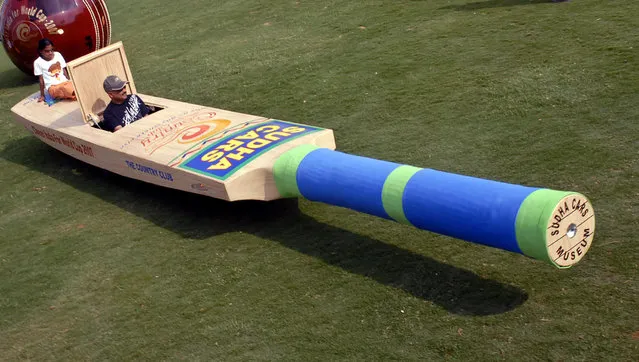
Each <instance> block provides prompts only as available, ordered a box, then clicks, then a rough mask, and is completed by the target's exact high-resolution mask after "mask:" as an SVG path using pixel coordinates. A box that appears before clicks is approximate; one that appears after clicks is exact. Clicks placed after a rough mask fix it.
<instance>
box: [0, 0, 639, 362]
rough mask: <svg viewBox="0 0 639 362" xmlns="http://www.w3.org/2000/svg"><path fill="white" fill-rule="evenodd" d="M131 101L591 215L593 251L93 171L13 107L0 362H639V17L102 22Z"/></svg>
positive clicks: (413, 13) (197, 6)
mask: <svg viewBox="0 0 639 362" xmlns="http://www.w3.org/2000/svg"><path fill="white" fill-rule="evenodd" d="M108 6H109V9H110V12H111V20H112V22H113V27H114V28H113V36H114V41H117V40H122V41H123V42H124V44H125V47H126V50H127V55H128V58H129V62H130V64H131V68H132V71H133V74H134V77H135V81H136V85H137V88H138V90H139V91H140V92H142V93H146V94H152V95H157V96H162V97H165V98H171V99H178V100H185V101H188V102H191V103H196V104H203V105H208V106H213V107H217V108H223V109H229V110H234V111H238V112H243V113H249V114H254V115H262V116H268V117H274V118H279V119H283V120H289V121H294V122H300V123H305V124H311V125H317V126H321V127H326V128H331V129H333V130H335V134H336V139H337V144H338V149H340V150H341V151H345V152H349V153H354V154H358V155H363V156H368V157H374V158H380V159H384V160H389V161H393V162H399V163H406V164H411V165H415V166H420V167H430V168H434V169H439V170H444V171H450V172H456V173H461V174H466V175H471V176H477V177H485V178H490V179H495V180H500V181H506V182H511V183H518V184H524V185H530V186H543V187H548V188H554V189H560V190H573V191H578V192H581V193H584V194H585V195H587V196H588V197H589V198H590V199H591V201H592V202H593V204H594V208H595V212H596V213H597V234H596V236H595V241H594V245H593V247H592V249H591V251H590V253H589V254H588V255H587V256H586V257H585V259H584V260H583V261H582V262H581V263H580V264H578V265H577V266H575V267H573V268H571V269H568V270H558V269H554V268H553V267H551V266H549V265H546V264H544V263H542V262H538V261H534V260H532V259H527V258H525V257H523V256H521V255H517V254H511V253H508V252H505V251H500V250H496V249H491V248H486V247H482V246H478V245H474V244H470V243H466V242H463V241H460V240H455V239H451V238H448V237H443V236H439V235H436V234H432V233H428V232H425V231H419V230H416V229H412V228H410V227H407V226H403V225H400V224H395V223H392V222H389V221H385V220H382V219H378V218H375V217H372V216H368V215H365V214H360V213H357V212H354V211H350V210H346V209H341V208H337V207H332V206H328V205H324V204H319V203H312V202H309V201H305V200H299V201H297V200H283V201H277V202H272V203H259V202H241V203H226V202H222V201H217V200H213V199H205V198H204V197H200V196H196V195H191V194H185V193H181V192H176V191H171V190H167V189H162V188H159V187H155V186H151V185H148V184H144V183H141V182H137V181H133V180H129V179H125V178H122V177H119V176H114V175H111V174H107V173H105V172H102V171H101V170H99V169H96V168H94V167H91V166H88V165H86V164H83V163H81V162H79V161H76V160H74V159H72V158H70V157H68V156H66V155H64V154H62V153H60V152H58V151H56V150H54V149H52V148H50V147H49V146H47V145H45V144H44V143H42V142H40V141H39V140H37V139H36V138H35V137H33V136H31V135H30V134H28V133H27V132H26V131H25V130H24V129H23V128H22V127H20V126H18V125H17V124H16V123H15V122H13V120H12V115H11V112H10V108H11V107H12V106H13V105H14V104H15V103H17V102H18V101H19V100H21V99H22V98H24V97H26V96H27V95H29V94H30V93H32V92H35V91H36V90H37V89H38V88H37V85H36V84H34V83H32V82H31V81H30V80H29V79H28V78H26V77H25V76H23V75H22V73H21V72H20V71H18V70H17V69H16V68H14V67H13V65H12V64H11V62H10V61H9V60H8V58H7V57H6V55H4V53H2V54H0V170H1V171H0V360H7V361H13V360H71V361H75V360H115V361H119V360H133V359H142V360H154V361H157V360H224V361H232V360H295V361H329V360H360V361H382V360H420V361H428V360H442V359H455V360H508V361H520V360H521V361H526V360H548V361H571V360H576V361H579V360H582V361H595V360H610V361H612V360H614V361H633V360H634V361H636V360H637V359H638V358H639V249H638V246H637V245H638V244H637V242H638V241H639V238H638V237H637V232H638V231H639V221H638V216H639V187H638V186H639V162H638V161H637V160H638V158H639V151H638V150H639V122H638V119H639V64H638V61H639V57H638V56H637V51H638V50H639V49H638V46H639V45H638V43H637V39H639V3H637V2H636V1H633V0H611V1H601V0H573V1H571V2H567V3H558V4H554V3H550V2H546V1H538V0H450V1H446V0H431V1H417V0H414V1H409V0H401V1H372V0H371V1H359V2H358V1H338V0H332V1H330V0H329V1H301V0H300V1H293V0H289V1H269V2H267V1H257V0H244V1H204V0H194V1H188V2H168V1H160V0H139V1H135V2H130V1H124V0H109V1H108Z"/></svg>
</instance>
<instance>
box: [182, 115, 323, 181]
mask: <svg viewBox="0 0 639 362" xmlns="http://www.w3.org/2000/svg"><path fill="white" fill-rule="evenodd" d="M320 130H322V128H317V127H311V126H306V125H300V124H295V123H290V122H284V121H276V120H272V121H268V122H264V123H260V124H257V125H255V126H252V127H250V128H245V129H243V130H241V131H239V132H236V133H234V134H232V135H230V136H228V137H225V138H223V139H221V140H219V141H217V142H216V143H214V144H212V145H210V146H208V147H207V148H205V149H203V150H201V151H200V152H198V153H196V154H195V155H194V156H192V157H191V158H189V159H188V160H187V161H186V162H184V163H183V164H182V165H180V166H179V167H180V168H184V169H187V170H191V171H194V172H197V173H200V174H204V175H206V176H209V177H212V178H216V179H219V180H226V179H227V178H228V177H230V176H231V175H232V174H234V173H235V172H236V171H237V170H239V169H241V168H242V167H244V166H245V165H246V164H248V163H249V162H251V161H253V160H254V159H256V158H257V157H258V156H259V155H261V154H263V153H264V152H266V151H268V150H270V149H272V148H273V147H275V146H279V145H281V144H283V143H285V142H288V141H290V140H293V139H295V138H298V137H300V136H304V135H307V134H310V133H313V132H317V131H320Z"/></svg>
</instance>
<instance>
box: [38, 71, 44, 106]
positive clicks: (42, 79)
mask: <svg viewBox="0 0 639 362" xmlns="http://www.w3.org/2000/svg"><path fill="white" fill-rule="evenodd" d="M38 78H40V98H39V99H38V102H44V78H42V76H39V77H38Z"/></svg>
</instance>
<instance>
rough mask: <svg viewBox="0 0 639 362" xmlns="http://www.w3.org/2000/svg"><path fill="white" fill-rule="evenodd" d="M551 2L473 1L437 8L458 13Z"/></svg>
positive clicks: (518, 0) (534, 0) (526, 0)
mask: <svg viewBox="0 0 639 362" xmlns="http://www.w3.org/2000/svg"><path fill="white" fill-rule="evenodd" d="M552 2H553V1H552V0H488V1H475V2H470V3H466V4H461V5H447V6H444V7H441V8H439V9H440V10H442V9H452V10H458V11H464V10H465V11H473V10H481V9H490V8H503V7H509V6H520V5H536V4H543V3H552Z"/></svg>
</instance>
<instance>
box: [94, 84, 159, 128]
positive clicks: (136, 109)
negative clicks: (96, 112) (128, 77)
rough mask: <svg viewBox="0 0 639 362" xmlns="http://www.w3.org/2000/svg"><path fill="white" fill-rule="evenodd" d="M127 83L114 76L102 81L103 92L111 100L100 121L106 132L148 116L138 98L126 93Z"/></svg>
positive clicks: (147, 111) (147, 109) (145, 107)
mask: <svg viewBox="0 0 639 362" xmlns="http://www.w3.org/2000/svg"><path fill="white" fill-rule="evenodd" d="M127 83H128V82H125V81H123V80H122V79H120V78H119V77H118V76H115V75H110V76H108V77H106V79H104V83H103V87H104V91H105V92H106V93H107V94H108V95H109V98H111V102H110V103H109V105H108V106H107V107H106V109H105V110H104V114H103V118H104V120H103V121H102V128H103V129H105V130H107V131H111V132H115V131H117V130H119V129H121V128H122V127H125V126H128V125H129V124H131V123H133V122H135V121H137V120H139V119H140V118H142V117H144V116H146V115H147V114H149V108H148V107H147V106H146V104H144V102H143V101H142V99H141V98H140V97H138V96H137V95H135V94H128V93H127V90H126V85H127Z"/></svg>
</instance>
